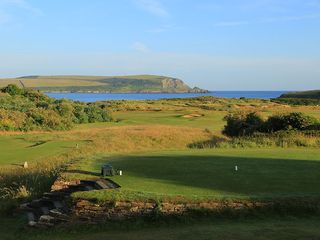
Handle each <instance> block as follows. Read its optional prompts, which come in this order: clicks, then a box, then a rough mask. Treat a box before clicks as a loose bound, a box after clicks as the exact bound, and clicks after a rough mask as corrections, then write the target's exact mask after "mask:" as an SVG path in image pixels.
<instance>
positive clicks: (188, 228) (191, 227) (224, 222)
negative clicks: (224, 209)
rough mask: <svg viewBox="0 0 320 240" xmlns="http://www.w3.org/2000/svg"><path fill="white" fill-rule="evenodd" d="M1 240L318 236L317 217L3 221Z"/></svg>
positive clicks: (298, 239)
mask: <svg viewBox="0 0 320 240" xmlns="http://www.w3.org/2000/svg"><path fill="white" fill-rule="evenodd" d="M1 220H2V221H4V222H5V223H6V224H1V225H0V238H1V239H3V240H20V239H21V240H26V239H33V240H38V239H39V240H40V239H41V240H76V239H77V240H98V239H113V240H125V239H130V240H131V239H132V240H135V239H137V240H140V239H144V240H149V239H150V240H153V239H160V240H161V239H163V240H167V239H186V240H189V239H190V240H194V239H199V240H207V239H217V240H225V239H228V240H229V239H230V240H247V239H257V240H267V239H274V240H292V239H295V240H306V239H318V238H319V236H320V230H319V222H320V219H319V218H318V217H308V218H306V217H302V218H301V217H300V218H293V217H285V218H283V217H272V218H271V217H265V218H263V219H261V218H240V219H219V218H218V219H212V218H204V219H192V218H191V219H188V220H186V219H185V220H184V221H183V220H180V221H179V220H176V219H171V220H170V219H169V220H168V219H166V220H165V221H160V222H159V221H150V220H147V221H143V220H140V221H139V220H138V221H137V220H135V221H129V222H127V223H117V222H115V223H108V224H103V225H99V226H73V227H68V228H67V229H64V228H62V229H61V228H60V229H59V228H58V229H51V230H50V229H49V230H48V229H46V230H29V231H26V230H22V229H23V222H22V221H19V220H18V221H17V220H16V219H12V218H2V219H1Z"/></svg>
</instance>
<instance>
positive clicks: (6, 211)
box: [0, 95, 320, 239]
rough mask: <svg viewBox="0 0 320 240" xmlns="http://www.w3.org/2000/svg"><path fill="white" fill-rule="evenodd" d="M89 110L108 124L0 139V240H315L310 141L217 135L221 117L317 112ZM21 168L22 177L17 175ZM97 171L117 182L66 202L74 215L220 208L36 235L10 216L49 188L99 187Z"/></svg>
mask: <svg viewBox="0 0 320 240" xmlns="http://www.w3.org/2000/svg"><path fill="white" fill-rule="evenodd" d="M28 96H29V95H28ZM14 99H20V98H18V97H15V98H14ZM14 101H16V100H14ZM19 101H20V100H19ZM46 101H49V100H46ZM30 104H31V103H30ZM55 104H57V103H55ZM59 104H60V105H57V106H58V107H59V108H58V109H60V106H62V105H61V104H64V105H63V106H66V105H67V104H69V105H70V104H73V103H72V102H70V103H69V102H62V103H59ZM97 106H99V108H102V109H104V108H105V106H107V108H108V110H109V111H110V112H112V118H111V117H109V118H108V119H112V120H110V121H109V120H108V121H95V122H91V123H90V122H87V123H81V124H79V123H74V124H73V125H72V127H70V128H69V129H66V130H55V129H48V128H46V129H41V128H39V127H35V130H31V131H18V129H17V130H15V131H2V132H1V134H0V143H1V144H0V150H1V152H2V155H1V159H0V166H1V172H0V174H1V183H0V185H1V205H0V206H1V217H0V218H1V222H3V223H5V224H2V225H1V231H0V232H1V234H2V236H1V239H30V238H32V239H99V238H100V237H102V236H108V237H110V238H113V239H140V238H141V236H144V239H153V237H154V235H155V234H156V235H159V239H180V238H182V237H184V238H186V239H194V238H195V237H196V236H197V239H207V238H208V237H209V236H212V234H214V235H216V236H217V239H247V238H250V237H253V236H255V238H256V239H269V238H272V239H292V236H293V235H294V236H295V239H306V237H307V238H308V237H309V238H310V239H313V238H315V237H316V236H319V234H320V233H319V231H318V229H317V223H318V222H319V218H318V214H317V208H318V205H317V204H315V203H317V202H318V200H319V199H320V186H319V184H318V182H319V180H320V158H319V156H320V148H319V144H320V140H319V137H318V135H317V133H316V132H315V131H313V132H310V131H309V132H306V133H300V132H299V131H292V132H289V133H288V132H286V133H283V134H278V135H272V134H271V135H270V134H269V135H268V133H265V134H264V135H263V134H262V133H261V134H260V135H259V134H258V135H250V136H240V137H228V136H226V135H225V134H224V132H225V131H226V130H224V129H226V128H225V126H226V124H227V119H226V117H225V116H227V115H228V113H230V112H236V111H238V110H239V109H241V111H248V112H259V114H260V115H261V118H262V119H263V121H265V122H266V123H268V122H267V119H268V118H270V116H273V115H275V116H277V114H279V113H282V114H284V115H283V116H286V115H285V114H287V115H288V114H289V115H288V116H291V118H292V116H295V115H290V113H293V112H300V113H301V114H302V115H301V114H300V115H299V114H298V115H297V116H298V117H300V116H302V117H304V116H310V117H304V118H305V119H306V120H308V121H309V120H310V121H311V120H312V121H317V120H319V119H320V111H319V110H320V107H318V106H303V105H298V106H296V105H292V106H291V105H284V104H280V103H274V102H272V101H266V100H256V99H242V100H241V99H219V98H211V97H210V98H207V97H205V98H195V99H171V100H169V99H168V100H166V99H163V100H154V101H120V102H119V101H109V102H101V103H99V105H97ZM88 113H89V112H88ZM241 119H242V118H241ZM261 121H262V120H261ZM228 123H229V122H228ZM262 123H263V122H262ZM262 123H261V124H262ZM303 123H304V124H305V121H304V122H303ZM3 124H5V123H3ZM6 124H7V123H6ZM48 126H51V125H48ZM259 131H263V129H262V130H259ZM25 162H27V163H28V168H23V165H24V163H25ZM105 164H110V165H112V167H113V168H114V169H115V170H117V171H118V170H121V171H122V175H121V176H120V175H115V176H109V177H108V179H110V180H112V181H113V182H115V183H117V184H118V185H120V186H121V187H120V188H117V189H106V190H92V191H79V192H75V193H73V194H72V195H71V197H72V199H73V202H74V203H75V204H77V203H79V202H81V201H87V202H89V203H92V204H93V203H94V204H99V205H95V206H99V207H100V206H105V205H104V204H108V203H110V202H112V203H113V204H120V203H123V202H126V203H130V202H132V204H134V203H139V204H146V203H152V204H160V205H161V206H165V204H167V205H168V204H169V205H170V204H173V206H174V205H177V206H178V205H179V206H181V204H182V205H183V204H184V205H188V204H191V205H192V204H194V206H197V204H198V205H200V206H205V204H207V205H208V204H209V205H208V206H211V205H212V204H218V205H219V204H223V206H224V207H223V208H222V209H220V208H218V209H215V208H212V207H209V209H206V208H205V207H201V209H198V210H193V212H192V211H191V212H188V211H186V212H184V213H182V214H174V215H169V216H166V214H164V213H163V214H161V213H160V216H158V217H153V215H152V214H151V216H149V215H146V216H141V217H134V218H128V219H123V220H121V221H119V220H107V221H106V222H99V223H98V224H95V225H94V226H91V227H85V228H83V227H81V225H80V226H79V224H77V223H76V222H75V223H73V224H72V225H68V224H66V225H65V226H64V225H58V226H56V227H54V228H49V229H45V230H44V229H32V228H27V229H26V226H27V223H28V220H27V219H26V216H25V215H24V214H21V213H19V211H18V212H17V211H16V208H18V207H19V205H21V204H23V203H27V202H30V201H32V200H34V199H37V198H40V197H41V196H42V195H43V194H44V193H45V192H48V191H50V188H51V185H53V184H54V182H55V181H57V180H58V181H65V182H72V181H75V180H92V179H99V178H100V170H101V166H103V165H105ZM250 203H253V204H260V203H268V204H269V203H272V204H273V205H272V206H273V207H271V208H270V207H268V206H269V205H268V206H267V207H266V208H263V207H262V208H260V209H259V208H253V209H251V208H250V207H249V208H246V207H245V208H243V207H239V206H242V205H243V204H244V205H245V206H247V205H248V204H249V205H250ZM201 204H202V205H201ZM210 204H211V205H210ZM274 204H275V205H274ZM184 205H183V206H184ZM249 205H248V206H249ZM170 206H171V205H170ZM160 211H161V210H160ZM13 213H14V214H13ZM150 217H151V218H152V220H150ZM240 219H241V221H239V220H240ZM168 224H170V227H169V228H168ZM156 226H157V227H156ZM190 226H192V230H191V228H190ZM122 229H126V231H120V230H122ZM259 233H263V235H261V234H259ZM89 235H90V236H89Z"/></svg>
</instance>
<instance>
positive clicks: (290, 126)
mask: <svg viewBox="0 0 320 240" xmlns="http://www.w3.org/2000/svg"><path fill="white" fill-rule="evenodd" d="M317 122H318V121H317V119H315V118H313V117H310V116H307V115H305V114H303V113H299V112H293V113H289V114H287V115H275V116H271V117H270V118H269V119H268V120H267V121H266V123H265V130H266V132H276V131H284V130H304V129H307V128H308V127H310V126H313V125H316V124H317Z"/></svg>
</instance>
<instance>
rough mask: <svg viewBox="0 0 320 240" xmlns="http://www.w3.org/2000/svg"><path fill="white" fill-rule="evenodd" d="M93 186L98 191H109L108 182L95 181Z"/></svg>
mask: <svg viewBox="0 0 320 240" xmlns="http://www.w3.org/2000/svg"><path fill="white" fill-rule="evenodd" d="M95 186H96V187H97V188H98V189H110V188H111V187H110V185H109V184H108V182H106V181H103V180H98V181H96V184H95Z"/></svg>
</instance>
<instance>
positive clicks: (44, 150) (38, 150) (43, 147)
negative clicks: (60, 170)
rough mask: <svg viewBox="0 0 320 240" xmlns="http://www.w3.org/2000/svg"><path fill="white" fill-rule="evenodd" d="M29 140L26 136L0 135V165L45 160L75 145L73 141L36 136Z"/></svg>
mask: <svg viewBox="0 0 320 240" xmlns="http://www.w3.org/2000/svg"><path fill="white" fill-rule="evenodd" d="M35 139H38V140H37V141H35V140H30V139H29V138H28V137H27V136H24V135H17V136H0V151H1V158H0V165H21V164H23V163H24V162H25V161H27V162H33V161H37V160H45V159H46V157H51V156H52V155H56V154H59V153H63V152H67V151H70V150H71V149H72V148H74V147H75V145H76V142H75V141H61V140H60V141H59V140H46V137H45V136H38V137H36V138H35Z"/></svg>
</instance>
